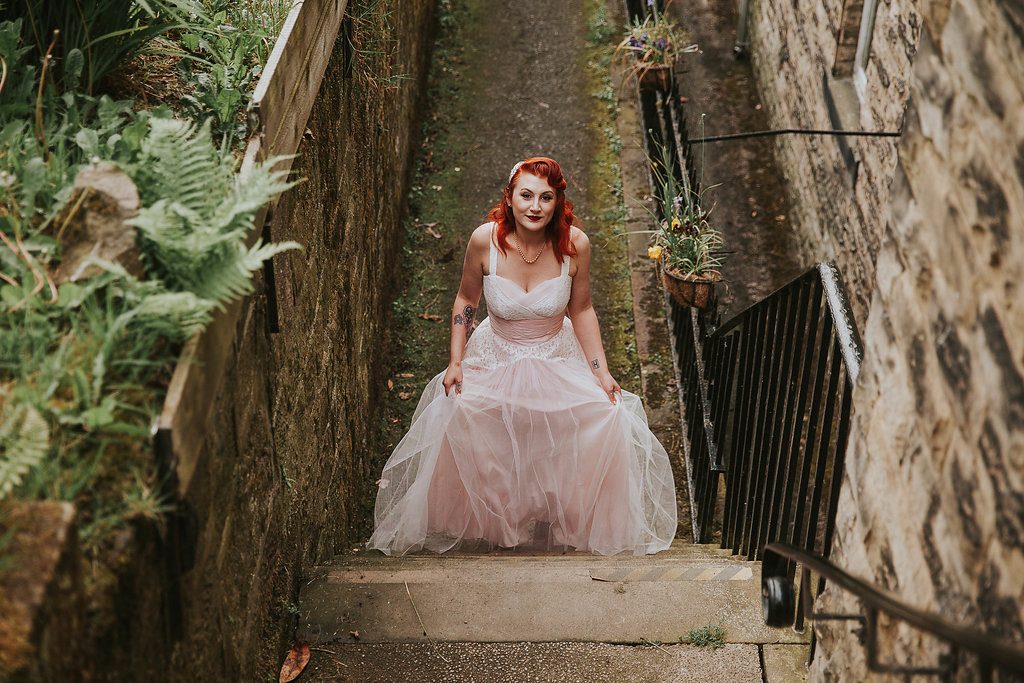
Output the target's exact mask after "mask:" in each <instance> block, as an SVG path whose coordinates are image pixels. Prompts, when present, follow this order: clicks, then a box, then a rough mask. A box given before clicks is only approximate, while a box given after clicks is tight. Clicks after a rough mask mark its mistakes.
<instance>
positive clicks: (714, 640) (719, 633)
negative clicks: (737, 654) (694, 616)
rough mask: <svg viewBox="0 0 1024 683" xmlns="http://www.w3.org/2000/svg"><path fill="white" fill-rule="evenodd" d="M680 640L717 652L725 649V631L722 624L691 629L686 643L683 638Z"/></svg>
mask: <svg viewBox="0 0 1024 683" xmlns="http://www.w3.org/2000/svg"><path fill="white" fill-rule="evenodd" d="M679 640H680V642H687V643H690V644H691V645H696V646H697V647H709V648H711V649H714V650H717V649H718V648H720V647H725V629H724V628H723V627H722V625H721V624H708V625H707V626H701V627H700V628H695V629H691V630H690V632H689V633H687V634H686V640H685V641H684V640H683V639H682V638H680V639H679Z"/></svg>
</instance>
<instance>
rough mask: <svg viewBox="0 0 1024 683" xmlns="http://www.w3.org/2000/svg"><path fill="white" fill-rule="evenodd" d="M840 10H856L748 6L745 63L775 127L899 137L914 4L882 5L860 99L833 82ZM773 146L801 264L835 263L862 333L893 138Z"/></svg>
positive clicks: (802, 140) (782, 3)
mask: <svg viewBox="0 0 1024 683" xmlns="http://www.w3.org/2000/svg"><path fill="white" fill-rule="evenodd" d="M844 3H845V4H846V5H858V4H859V0H752V2H751V11H750V16H749V24H748V26H749V29H750V42H751V46H750V48H751V57H752V60H753V63H754V70H755V74H756V77H757V81H758V88H759V90H760V92H761V97H762V100H763V101H764V103H765V105H766V107H767V109H768V118H769V122H770V123H771V125H772V127H773V128H815V129H830V130H834V129H840V128H841V129H846V130H849V129H855V130H866V131H867V130H871V131H881V130H887V131H893V130H897V129H899V127H900V123H901V121H902V118H903V112H904V108H905V106H906V101H907V97H908V95H909V85H908V77H909V71H910V63H911V61H912V59H913V56H914V53H915V51H916V49H917V43H918V39H919V36H920V28H921V26H920V24H921V22H920V14H919V12H920V10H919V5H920V2H919V1H918V0H879V2H878V11H877V14H876V18H875V26H874V32H873V39H872V46H871V51H870V58H869V60H868V65H867V69H866V74H867V80H866V89H865V93H864V96H863V97H860V96H858V95H857V93H856V92H855V88H854V87H853V83H852V79H851V78H850V77H848V76H840V77H833V76H832V72H833V67H835V66H836V64H837V55H838V56H839V61H840V66H842V63H844V60H845V59H846V53H845V52H843V51H841V50H840V46H839V39H840V33H841V31H843V30H844V29H845V32H846V33H848V32H849V24H850V19H849V17H848V16H847V21H846V22H845V25H844V21H843V19H844V14H843V10H844ZM847 9H848V10H850V11H853V9H851V8H850V7H847ZM854 23H856V22H854ZM830 99H831V100H832V101H833V103H834V104H833V106H832V110H833V111H832V113H831V114H830V106H829V104H828V102H829V100H830ZM777 140H778V152H779V154H778V159H779V163H780V165H781V166H782V168H783V169H784V172H785V173H786V180H787V184H788V186H789V188H790V191H791V194H792V196H791V203H792V205H793V207H794V209H795V212H794V216H793V219H794V220H793V224H794V229H795V230H796V231H797V233H798V239H797V242H798V243H799V244H800V246H801V251H802V254H801V256H802V258H803V259H804V260H805V262H806V263H807V264H808V265H810V264H811V263H813V262H816V261H819V260H831V261H834V262H835V263H836V264H837V266H838V267H839V270H840V272H841V273H842V274H843V277H844V279H845V281H846V283H847V286H848V290H849V293H850V300H851V305H852V307H853V312H854V317H855V318H856V320H857V323H858V325H859V326H860V327H861V329H863V326H864V322H865V320H866V319H867V309H868V303H869V301H870V297H871V290H872V289H873V283H874V263H875V259H876V257H877V254H878V250H879V245H880V243H881V237H882V232H883V227H884V226H885V223H886V218H887V213H888V204H889V185H890V182H891V180H892V176H893V170H894V168H895V164H896V143H895V142H894V141H893V140H892V139H891V138H888V139H886V138H864V137H861V138H854V137H847V138H836V137H829V136H803V135H800V136H797V135H787V136H782V137H779V138H777Z"/></svg>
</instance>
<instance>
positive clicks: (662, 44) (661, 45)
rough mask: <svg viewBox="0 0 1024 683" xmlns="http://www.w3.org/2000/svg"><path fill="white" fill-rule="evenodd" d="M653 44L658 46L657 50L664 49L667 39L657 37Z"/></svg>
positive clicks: (666, 45)
mask: <svg viewBox="0 0 1024 683" xmlns="http://www.w3.org/2000/svg"><path fill="white" fill-rule="evenodd" d="M655 45H657V46H658V49H659V50H664V49H665V48H666V47H668V41H667V40H665V39H664V38H658V42H656V43H655Z"/></svg>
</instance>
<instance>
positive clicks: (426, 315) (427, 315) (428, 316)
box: [416, 313, 441, 323]
mask: <svg viewBox="0 0 1024 683" xmlns="http://www.w3.org/2000/svg"><path fill="white" fill-rule="evenodd" d="M416 317H417V318H423V319H424V320H433V321H434V322H435V323H439V322H441V316H439V315H436V314H434V313H417V314H416Z"/></svg>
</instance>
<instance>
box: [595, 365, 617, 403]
mask: <svg viewBox="0 0 1024 683" xmlns="http://www.w3.org/2000/svg"><path fill="white" fill-rule="evenodd" d="M594 376H595V377H597V381H598V382H599V383H600V384H601V388H602V389H604V393H606V394H608V399H609V400H610V401H611V402H612V403H617V401H616V400H615V394H616V392H618V393H619V394H621V393H622V387H620V386H619V383H618V382H616V381H615V378H614V377H612V374H611V373H610V372H608V371H607V370H599V371H597V372H595V373H594Z"/></svg>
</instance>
